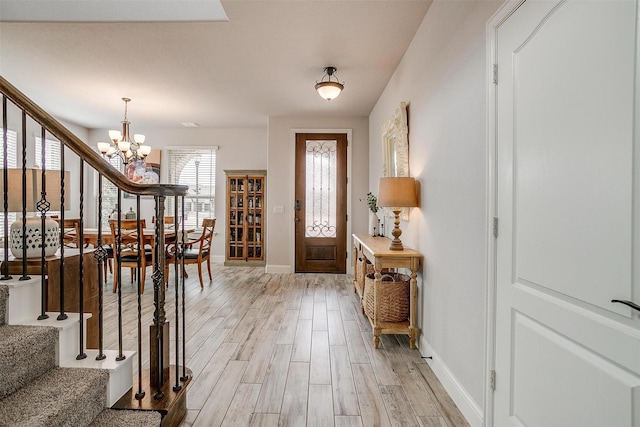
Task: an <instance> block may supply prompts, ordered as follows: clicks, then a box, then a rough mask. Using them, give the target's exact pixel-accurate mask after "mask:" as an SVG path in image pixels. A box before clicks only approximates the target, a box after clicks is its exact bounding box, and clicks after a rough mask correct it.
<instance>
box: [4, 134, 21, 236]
mask: <svg viewBox="0 0 640 427" xmlns="http://www.w3.org/2000/svg"><path fill="white" fill-rule="evenodd" d="M0 130H1V131H2V134H3V135H4V129H2V128H0ZM0 144H4V141H3V142H2V143H0ZM2 148H3V149H2V150H0V168H4V147H2ZM7 167H9V168H16V167H18V133H17V132H16V131H13V130H10V129H8V130H7ZM17 217H18V214H17V213H16V212H8V215H7V218H8V219H9V225H11V223H12V222H14V221H15V220H16V219H17ZM0 237H2V238H4V211H2V210H1V209H0Z"/></svg>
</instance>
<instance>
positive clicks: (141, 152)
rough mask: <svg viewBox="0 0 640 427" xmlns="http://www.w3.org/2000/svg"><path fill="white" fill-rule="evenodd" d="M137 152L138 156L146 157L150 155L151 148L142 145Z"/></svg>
mask: <svg viewBox="0 0 640 427" xmlns="http://www.w3.org/2000/svg"><path fill="white" fill-rule="evenodd" d="M138 152H139V153H138V154H139V155H141V156H143V157H146V156H148V155H149V153H151V147H150V146H149V145H143V146H141V147H140V148H139V149H138Z"/></svg>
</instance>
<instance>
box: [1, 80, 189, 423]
mask: <svg viewBox="0 0 640 427" xmlns="http://www.w3.org/2000/svg"><path fill="white" fill-rule="evenodd" d="M0 94H1V95H2V96H1V98H0V101H1V104H0V130H1V132H0V134H1V137H0V140H1V143H0V149H1V150H2V151H1V156H0V157H1V158H2V161H1V163H2V166H0V176H1V177H2V185H0V187H1V189H0V213H1V214H2V218H3V221H0V227H1V228H2V239H1V241H0V246H2V248H1V251H0V252H1V255H0V258H1V259H0V427H3V426H11V427H13V426H47V427H48V426H73V427H76V426H86V425H96V426H99V425H105V426H120V425H122V426H141V427H144V426H147V425H154V426H159V425H161V426H163V427H177V426H178V425H179V424H180V422H181V421H182V419H183V418H184V416H185V414H186V398H187V388H188V385H189V383H190V381H191V379H192V373H191V371H190V370H189V369H188V368H187V367H186V350H185V347H186V342H185V335H186V331H185V313H186V299H185V288H184V278H183V277H179V276H181V275H176V276H175V279H174V280H175V281H174V289H175V291H176V292H175V295H172V298H174V301H175V302H174V305H175V312H174V313H172V314H173V315H172V316H169V314H168V313H166V311H165V300H166V297H167V295H165V286H164V284H165V280H164V266H165V251H166V241H165V235H164V217H165V201H166V200H167V198H169V200H171V202H172V203H173V208H174V210H175V212H184V206H185V195H186V194H187V190H188V188H187V186H184V185H169V184H140V183H137V182H133V181H132V180H130V179H129V178H127V177H126V176H125V175H124V173H123V171H119V170H117V169H115V168H114V167H112V165H111V164H110V163H109V162H107V161H106V160H105V159H104V158H103V157H101V156H100V155H99V154H98V153H97V152H96V151H95V150H94V149H93V148H91V147H89V146H88V145H87V144H86V143H85V142H83V141H82V140H80V139H79V138H78V137H77V136H76V135H75V134H73V133H72V132H70V131H69V130H68V129H66V128H65V127H64V126H63V125H62V124H61V123H60V122H58V121H57V120H56V119H55V118H53V117H52V116H51V115H50V114H48V113H47V112H46V111H44V110H43V109H42V108H41V107H39V106H38V105H37V104H35V103H34V102H33V101H32V100H30V99H29V98H27V97H26V96H25V95H24V94H23V93H22V92H20V91H19V90H18V89H17V88H15V87H14V86H12V85H11V84H10V83H9V82H7V81H6V80H4V79H3V78H2V76H0ZM10 130H11V132H13V133H12V135H13V134H16V135H18V131H19V134H20V135H21V137H20V138H18V137H17V136H15V137H12V138H11V139H10V138H9V131H10ZM30 135H39V137H38V138H39V139H40V141H41V143H40V149H39V152H36V153H35V156H36V157H37V158H38V159H41V165H42V166H41V168H37V169H34V168H27V159H28V158H29V159H31V158H32V155H31V154H30V152H29V151H30V150H32V151H33V150H34V149H35V145H36V144H35V142H36V138H35V137H34V138H33V139H32V137H31V136H30ZM50 137H53V139H54V140H57V141H59V143H60V144H61V146H63V147H64V148H66V149H67V150H64V149H63V150H60V153H59V164H60V170H62V171H64V173H60V172H59V171H56V170H47V167H48V166H46V162H45V157H46V156H47V154H46V153H47V149H46V144H47V143H48V142H47V141H49V140H48V138H50ZM19 140H20V141H19ZM28 146H29V148H27V147H28ZM36 151H37V150H36ZM65 152H67V154H66V156H67V160H66V162H67V163H66V164H67V165H68V164H71V163H75V164H76V166H75V175H74V176H70V174H69V171H68V170H67V168H66V167H65ZM9 158H12V159H13V160H12V164H11V165H10V164H9ZM16 159H19V160H21V163H22V164H21V165H20V164H19V163H18V160H16ZM85 169H88V170H85ZM33 170H37V171H38V172H37V173H34V172H32V171H33ZM28 171H30V172H28ZM47 174H49V178H47ZM27 175H29V177H30V178H29V180H27V179H26V177H27ZM10 176H12V177H20V178H21V179H19V180H17V181H15V182H12V180H13V179H10V178H9V177H10ZM32 176H33V179H32V178H31V177H32ZM87 177H93V178H92V179H93V184H95V185H97V189H98V197H97V199H98V200H97V206H96V214H97V215H96V216H97V218H89V217H87V216H85V207H86V206H87V205H88V203H89V199H88V198H87V200H86V201H85V193H87V190H86V189H87V188H89V185H88V184H85V179H87ZM16 179H17V178H16ZM71 180H75V181H77V182H78V185H79V194H73V195H71V194H70V191H69V190H67V183H68V182H69V181H71ZM10 182H12V183H11V185H10ZM103 182H105V183H106V182H110V183H111V184H112V185H113V186H115V189H117V205H119V206H122V198H123V195H124V194H128V195H129V196H130V197H133V198H135V199H136V200H135V203H136V206H137V207H136V210H135V212H136V217H137V219H138V229H140V227H141V222H140V218H141V202H140V199H141V197H142V196H151V197H152V198H153V199H154V205H155V209H154V217H155V218H157V219H158V220H157V221H156V222H155V224H154V227H153V228H154V230H153V236H154V245H153V247H154V254H153V255H154V256H153V258H154V263H153V274H152V275H151V279H152V281H153V284H154V286H153V290H152V292H153V305H154V307H153V319H152V322H151V324H146V325H143V323H142V313H143V312H145V311H147V310H148V308H147V307H143V301H142V299H141V298H140V293H142V289H143V288H142V287H141V284H140V280H138V292H139V295H138V300H137V303H134V304H131V302H129V303H128V305H127V306H126V307H125V306H124V305H125V304H124V303H123V298H122V292H121V288H120V287H118V288H117V289H116V290H114V292H116V291H117V302H116V304H115V306H110V307H108V308H105V307H103V305H102V301H103V291H104V289H105V286H104V281H105V280H106V278H105V276H106V275H103V274H102V273H103V270H102V268H103V267H104V266H106V261H107V258H109V257H112V258H114V259H117V258H119V256H120V253H121V249H122V246H123V245H122V239H121V238H116V239H115V240H114V241H113V242H112V243H111V246H108V245H107V244H106V243H105V244H103V241H102V239H103V237H99V238H98V240H97V244H95V243H94V244H92V245H91V246H88V245H87V244H86V242H85V240H84V234H83V232H84V231H83V230H85V229H90V228H91V227H92V226H97V235H98V236H103V233H102V231H101V230H103V228H102V227H103V223H104V221H103V220H104V219H105V218H104V217H105V215H104V209H103V204H102V194H103ZM28 184H29V185H28ZM30 186H31V187H30ZM38 186H39V187H38ZM36 187H37V188H39V189H38V190H35V191H31V192H32V193H34V192H35V193H39V195H40V199H39V200H37V201H36V200H33V203H34V204H35V208H36V209H37V211H38V213H37V214H36V215H37V216H38V217H39V218H40V219H41V221H42V222H41V227H38V228H35V229H36V230H39V229H43V230H44V229H45V228H46V227H45V220H46V217H48V216H49V211H50V210H52V208H51V206H52V203H51V201H54V200H59V201H60V204H59V211H60V217H59V221H60V224H65V217H64V212H65V211H67V210H69V209H67V208H66V207H65V206H66V205H65V201H67V202H68V201H69V200H70V199H71V198H75V200H76V201H77V206H78V222H77V225H76V233H77V239H78V240H77V241H78V242H83V243H85V244H80V245H78V248H77V251H78V252H79V256H78V260H79V261H78V263H77V265H74V267H73V271H72V267H71V265H72V263H71V262H69V264H67V265H65V266H64V268H63V267H62V266H63V265H64V260H65V252H64V245H63V246H62V247H59V249H58V250H57V252H56V255H55V256H56V257H58V258H56V259H59V262H60V267H59V268H57V270H56V271H49V270H48V269H47V272H46V273H45V269H44V266H45V264H46V262H47V260H48V258H47V257H48V256H49V255H50V254H49V255H47V254H46V253H45V252H46V251H45V248H43V247H42V246H49V247H53V246H55V243H53V244H50V243H48V244H46V245H41V244H40V243H41V242H42V241H43V240H46V241H47V242H53V241H55V239H54V238H52V237H51V236H49V235H48V236H46V238H45V237H39V235H38V234H37V233H36V234H34V236H36V237H35V238H34V240H29V242H27V224H26V221H24V222H21V223H22V224H21V234H18V235H20V236H22V245H19V246H20V247H22V251H23V252H22V257H19V256H18V257H16V259H20V258H21V259H22V262H21V263H19V264H20V267H19V268H18V270H20V271H19V272H16V274H14V273H11V274H9V268H10V261H13V260H12V259H11V257H12V256H13V255H11V252H10V251H9V240H10V238H9V236H10V232H9V231H10V230H9V221H8V218H9V214H10V213H13V212H17V215H19V217H21V218H26V217H28V215H27V204H26V202H27V201H29V200H30V197H31V196H27V189H28V188H34V189H35V188H36ZM10 188H11V189H14V190H15V189H20V190H21V194H22V196H21V200H19V202H21V203H19V205H20V206H21V211H19V210H18V208H16V207H12V208H11V209H10V208H9V203H8V200H9V194H10V193H11V192H10V191H9V189H10ZM12 197H14V196H12ZM36 197H37V195H36ZM17 198H18V199H20V196H18V197H17ZM93 202H94V201H91V203H93ZM30 209H33V208H30ZM56 210H57V209H56ZM121 219H122V218H121V214H118V219H117V230H118V231H119V230H120V227H121ZM64 227H65V226H64V225H63V227H62V228H61V232H60V233H61V234H60V236H59V239H58V241H64ZM175 229H176V230H177V229H181V231H182V233H181V235H182V236H184V235H185V230H184V218H183V217H182V216H176V223H175ZM30 230H31V229H30ZM38 233H39V231H38ZM42 234H45V233H42ZM117 235H119V236H120V235H121V234H120V233H117ZM109 237H111V236H109ZM183 239H184V237H183ZM34 242H35V243H36V244H37V245H36V246H37V247H41V248H42V251H41V255H40V256H37V257H36V258H33V257H35V255H34V254H31V255H29V256H27V247H28V244H32V245H33V244H34ZM178 243H179V244H176V245H174V249H173V252H172V253H170V254H169V255H170V256H173V257H175V259H180V260H182V261H181V262H184V257H183V255H182V254H183V253H184V250H185V242H184V240H182V241H179V242H178ZM12 245H13V243H12ZM12 247H13V248H14V249H15V245H14V246H12ZM85 248H87V251H89V250H90V251H91V252H92V253H91V254H89V253H88V252H87V253H86V256H87V257H92V258H90V259H91V260H92V262H95V263H96V265H97V269H98V274H97V280H94V279H90V278H88V277H89V276H88V275H86V276H85V268H84V262H85V261H84V258H85V257H84V255H83V253H84V250H85ZM107 249H109V250H110V252H109V251H108V250H107ZM109 253H110V254H111V255H109ZM93 258H95V259H93ZM34 265H36V266H38V267H39V268H38V270H37V271H38V272H37V273H36V272H29V273H28V271H29V269H30V268H32V267H33V266H34ZM121 268H122V265H121V262H115V261H114V269H118V271H119V272H120V273H121ZM140 269H141V265H140V260H138V264H137V274H136V276H137V277H138V278H140V271H141V270H140ZM87 271H89V270H87ZM27 273H28V274H27ZM20 274H21V275H22V277H20ZM38 274H40V276H37V275H38ZM12 275H13V276H12ZM29 275H31V278H29V277H28V276H29ZM64 277H73V278H74V279H76V280H74V281H72V283H70V282H71V281H70V280H67V281H66V284H65V281H64V280H63V279H64ZM18 278H20V279H18ZM21 279H25V280H21ZM54 279H56V280H54ZM83 285H84V286H83ZM55 286H58V287H57V290H56V291H55V292H53V291H52V290H51V288H54V287H55ZM85 288H86V289H89V288H90V289H91V290H97V296H96V298H97V303H96V302H95V300H93V301H89V299H90V298H89V299H86V298H85V294H84V292H85ZM179 291H180V292H181V298H180V292H179ZM47 293H48V295H46V294H47ZM89 302H91V303H96V304H97V308H95V306H93V307H94V308H95V309H94V310H88V309H87V308H86V307H85V306H84V304H85V303H87V306H88V304H89ZM65 304H67V305H66V308H69V307H71V306H75V307H77V308H76V309H75V310H76V311H77V312H78V313H70V312H68V310H65ZM48 308H50V309H51V310H59V312H56V313H47V314H48V317H49V318H48V319H42V318H43V317H46V316H44V313H45V311H49V310H48ZM179 308H181V310H180V312H179V310H178V309H179ZM106 309H109V310H114V312H115V313H116V314H117V316H116V318H117V321H116V322H115V324H110V325H109V326H108V327H109V328H110V331H112V332H115V334H116V336H117V338H118V344H117V347H118V348H117V350H107V349H104V331H105V326H104V325H103V324H102V319H103V315H104V312H105V310H106ZM116 310H117V312H116ZM123 310H136V311H137V314H138V315H137V326H138V327H137V331H136V332H135V333H133V338H134V339H135V338H137V346H136V348H135V351H130V352H127V351H125V350H124V348H123V330H124V328H123V324H122V322H123V320H122V315H121V314H122V311H123ZM87 311H90V312H91V313H94V315H95V313H98V314H97V315H96V318H97V321H95V320H96V319H92V324H91V327H92V335H91V337H92V339H93V340H94V341H97V344H96V343H93V342H92V344H91V347H95V348H97V350H87V347H88V345H87V339H86V338H87V337H86V331H87V326H86V322H87V319H88V318H89V317H91V314H86V313H85V314H82V315H81V314H80V313H83V312H87ZM110 314H113V313H110ZM66 315H68V318H65V316H66ZM169 317H171V318H169ZM58 318H61V319H62V320H58ZM170 321H171V322H170ZM170 323H171V325H170ZM143 328H148V329H147V330H149V335H150V339H148V340H145V341H143V340H142V337H143ZM128 338H131V337H128ZM142 354H146V355H148V362H149V363H148V369H138V372H137V378H132V377H133V375H132V371H133V369H132V365H133V360H134V358H137V365H138V366H139V367H141V366H144V365H143V362H142V356H141V355H142ZM84 355H86V357H83V356H84ZM134 356H135V357H134ZM132 380H133V381H132ZM105 408H118V410H107V409H105ZM129 409H133V410H136V412H133V411H129Z"/></svg>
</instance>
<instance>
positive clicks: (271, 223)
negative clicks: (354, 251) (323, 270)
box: [266, 99, 369, 273]
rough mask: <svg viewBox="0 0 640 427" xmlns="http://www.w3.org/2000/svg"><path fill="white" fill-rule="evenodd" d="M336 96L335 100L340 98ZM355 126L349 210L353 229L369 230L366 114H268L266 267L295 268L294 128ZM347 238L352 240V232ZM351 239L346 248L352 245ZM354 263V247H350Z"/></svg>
mask: <svg viewBox="0 0 640 427" xmlns="http://www.w3.org/2000/svg"><path fill="white" fill-rule="evenodd" d="M338 101H339V99H337V100H336V101H335V102H338ZM346 129H351V130H352V141H349V144H350V153H351V158H350V159H347V162H351V164H352V170H351V174H350V176H349V184H350V188H351V194H350V196H351V197H350V203H351V206H352V210H351V212H348V215H349V218H350V223H351V232H352V233H364V232H366V230H367V205H366V203H365V202H360V201H359V199H360V198H363V197H366V195H367V181H368V164H367V159H368V150H369V146H368V142H369V131H368V125H367V118H366V117H336V118H330V119H327V118H304V117H270V118H269V148H268V156H269V167H268V170H267V253H266V254H267V271H268V272H274V273H275V272H292V271H293V270H294V265H293V251H294V247H293V205H294V201H293V188H294V187H293V184H294V171H295V169H294V166H295V165H294V162H293V160H294V157H295V156H294V148H295V144H294V139H293V138H294V137H295V136H294V134H293V131H294V130H306V131H311V130H346ZM274 206H284V214H274V213H273V207H274ZM348 242H351V238H350V236H349V237H348ZM350 247H351V245H350V243H349V244H348V245H347V248H350ZM348 253H349V259H348V260H347V265H350V263H351V251H350V250H349V251H348Z"/></svg>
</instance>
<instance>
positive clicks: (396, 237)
mask: <svg viewBox="0 0 640 427" xmlns="http://www.w3.org/2000/svg"><path fill="white" fill-rule="evenodd" d="M393 215H394V216H395V219H394V221H393V225H394V227H393V230H392V231H391V235H392V236H393V240H392V241H391V244H390V245H389V249H390V250H392V251H402V250H404V246H402V240H400V235H401V234H402V230H401V229H400V209H399V208H393Z"/></svg>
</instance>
